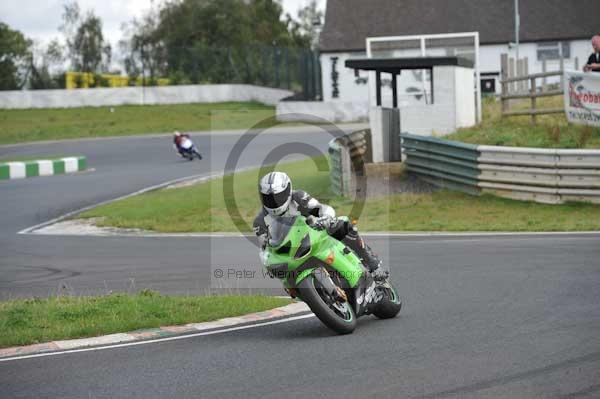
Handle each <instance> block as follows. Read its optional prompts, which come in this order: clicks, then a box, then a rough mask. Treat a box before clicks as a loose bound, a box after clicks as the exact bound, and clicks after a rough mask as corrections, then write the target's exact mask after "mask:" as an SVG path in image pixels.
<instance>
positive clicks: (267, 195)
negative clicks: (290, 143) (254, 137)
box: [253, 172, 389, 280]
mask: <svg viewBox="0 0 600 399" xmlns="http://www.w3.org/2000/svg"><path fill="white" fill-rule="evenodd" d="M259 191H260V197H261V201H262V205H263V206H262V208H261V210H260V212H259V213H258V215H257V216H256V218H255V219H254V223H253V228H254V233H255V234H256V235H257V236H258V239H259V244H260V246H261V248H264V246H265V245H266V241H267V232H268V225H269V224H270V221H271V218H272V217H276V216H295V215H298V214H300V215H302V216H304V217H306V218H307V219H308V220H309V221H312V225H313V227H316V228H323V229H326V231H327V233H329V235H331V236H332V237H334V238H336V239H337V240H339V241H342V242H343V243H344V244H346V245H347V246H348V247H349V248H350V249H352V250H353V251H354V252H355V253H356V254H357V255H358V257H359V258H361V260H362V262H363V264H364V265H365V267H367V268H368V269H369V271H370V272H371V274H372V276H373V278H374V279H375V280H384V279H386V278H387V277H388V275H389V272H388V271H387V270H386V269H384V268H383V266H382V262H381V260H379V258H378V257H377V256H376V255H375V254H374V253H373V251H372V250H371V248H369V246H368V245H366V244H365V243H364V241H363V240H362V238H361V237H360V236H359V234H358V230H357V229H356V227H355V226H354V225H353V224H352V223H350V222H348V221H347V220H343V219H337V218H336V217H335V210H334V209H333V208H332V207H330V206H328V205H325V204H321V203H319V201H317V200H316V199H315V198H313V197H311V196H310V195H309V194H308V193H307V192H305V191H301V190H292V181H291V180H290V178H289V177H288V175H287V174H285V173H283V172H271V173H269V174H267V175H265V176H264V177H263V178H262V179H261V180H260V183H259Z"/></svg>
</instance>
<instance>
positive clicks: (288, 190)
mask: <svg viewBox="0 0 600 399" xmlns="http://www.w3.org/2000/svg"><path fill="white" fill-rule="evenodd" d="M258 189H259V191H260V200H261V202H262V204H263V207H264V208H265V210H266V211H267V213H268V214H269V215H271V216H280V215H283V214H284V213H285V212H286V211H287V210H288V207H289V206H290V202H291V200H292V181H291V180H290V178H289V177H288V175H286V174H285V173H283V172H271V173H268V174H266V175H265V176H263V178H262V179H260V183H259V185H258Z"/></svg>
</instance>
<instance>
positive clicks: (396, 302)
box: [373, 281, 402, 319]
mask: <svg viewBox="0 0 600 399" xmlns="http://www.w3.org/2000/svg"><path fill="white" fill-rule="evenodd" d="M377 289H378V290H383V291H384V292H383V295H384V298H383V299H382V300H381V301H380V302H379V303H378V304H377V307H376V308H375V310H373V314H374V315H375V316H376V317H379V318H380V319H391V318H393V317H396V315H397V314H398V313H399V312H400V309H402V301H401V300H400V297H399V296H398V293H397V292H396V287H394V285H393V284H392V283H390V282H389V281H388V282H386V283H385V285H381V286H379V287H377Z"/></svg>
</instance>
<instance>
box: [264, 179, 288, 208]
mask: <svg viewBox="0 0 600 399" xmlns="http://www.w3.org/2000/svg"><path fill="white" fill-rule="evenodd" d="M291 191H292V187H291V185H290V184H288V185H287V187H286V188H285V190H283V191H282V192H280V193H277V194H275V193H270V194H261V196H262V203H263V205H264V206H265V207H267V208H269V209H277V208H279V207H280V206H282V205H283V204H285V203H286V201H287V200H288V198H289V197H290V193H291Z"/></svg>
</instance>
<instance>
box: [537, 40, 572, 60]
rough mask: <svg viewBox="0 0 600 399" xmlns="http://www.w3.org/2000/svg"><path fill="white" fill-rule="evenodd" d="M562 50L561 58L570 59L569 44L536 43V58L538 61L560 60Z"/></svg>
mask: <svg viewBox="0 0 600 399" xmlns="http://www.w3.org/2000/svg"><path fill="white" fill-rule="evenodd" d="M561 50H562V57H563V58H571V43H570V42H547V43H538V45H537V58H538V61H544V60H560V57H561Z"/></svg>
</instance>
